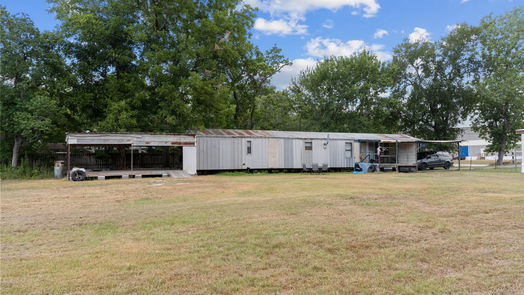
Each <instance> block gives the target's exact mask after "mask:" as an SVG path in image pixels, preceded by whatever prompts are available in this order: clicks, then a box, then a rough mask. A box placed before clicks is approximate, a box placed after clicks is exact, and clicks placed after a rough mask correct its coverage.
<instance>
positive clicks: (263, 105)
mask: <svg viewBox="0 0 524 295" xmlns="http://www.w3.org/2000/svg"><path fill="white" fill-rule="evenodd" d="M256 104H257V105H258V108H257V112H256V114H255V122H254V123H255V129H262V130H300V122H299V120H298V116H297V110H296V105H295V103H294V100H293V98H292V97H291V95H290V93H289V92H288V91H276V92H272V93H269V94H266V95H261V96H258V97H257V101H256Z"/></svg>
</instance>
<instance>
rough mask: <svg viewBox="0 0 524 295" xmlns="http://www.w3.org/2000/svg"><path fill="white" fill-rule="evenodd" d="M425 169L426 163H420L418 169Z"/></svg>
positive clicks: (426, 167)
mask: <svg viewBox="0 0 524 295" xmlns="http://www.w3.org/2000/svg"><path fill="white" fill-rule="evenodd" d="M426 169H428V164H427V163H422V164H420V170H426Z"/></svg>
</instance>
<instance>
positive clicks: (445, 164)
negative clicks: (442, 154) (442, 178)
mask: <svg viewBox="0 0 524 295" xmlns="http://www.w3.org/2000/svg"><path fill="white" fill-rule="evenodd" d="M449 167H451V163H450V162H446V163H444V169H446V170H448V169H449Z"/></svg>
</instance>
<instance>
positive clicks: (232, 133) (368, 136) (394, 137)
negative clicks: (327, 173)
mask: <svg viewBox="0 0 524 295" xmlns="http://www.w3.org/2000/svg"><path fill="white" fill-rule="evenodd" d="M196 135H197V136H204V137H268V138H295V139H326V140H327V139H342V140H355V141H391V142H395V141H398V142H419V141H421V140H420V139H418V138H415V137H412V136H409V135H406V134H378V133H341V132H303V131H273V130H239V129H206V130H203V131H198V132H196Z"/></svg>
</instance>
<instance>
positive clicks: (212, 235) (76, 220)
mask: <svg viewBox="0 0 524 295" xmlns="http://www.w3.org/2000/svg"><path fill="white" fill-rule="evenodd" d="M522 212H524V177H523V176H522V175H520V174H517V173H497V172H448V173H417V174H398V173H385V174H366V175H353V174H347V173H337V174H325V175H303V174H276V175H262V176H251V175H245V176H201V177H194V178H192V179H184V180H177V179H142V180H106V181H90V182H83V183H73V182H64V181H54V180H35V181H4V182H3V183H2V203H1V213H2V215H1V225H2V227H1V234H2V236H1V241H2V253H1V260H2V261H1V262H2V263H1V288H2V292H3V293H4V292H5V294H29V293H34V294H100V293H106V294H130V293H136V294H151V293H153V294H165V293H184V294H185V293H188V294H209V293H220V294H234V293H290V294H308V293H309V294H318V293H328V294H332V293H365V294H399V293H400V294H421V293H426V294H428V293H430V294H445V293H454V294H460V293H464V294H465V293H468V294H470V293H478V294H519V293H521V291H522V290H524V284H523V282H524V254H522V253H524V214H523V213H522Z"/></svg>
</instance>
